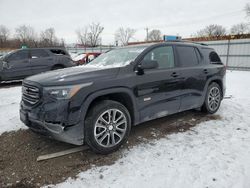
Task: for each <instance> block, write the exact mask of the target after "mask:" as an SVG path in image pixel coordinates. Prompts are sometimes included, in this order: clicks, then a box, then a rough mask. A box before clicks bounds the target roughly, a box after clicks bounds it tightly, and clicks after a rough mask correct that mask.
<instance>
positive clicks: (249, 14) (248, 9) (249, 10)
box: [245, 3, 250, 18]
mask: <svg viewBox="0 0 250 188" xmlns="http://www.w3.org/2000/svg"><path fill="white" fill-rule="evenodd" d="M245 11H246V15H247V17H248V18H250V3H247V4H246V6H245Z"/></svg>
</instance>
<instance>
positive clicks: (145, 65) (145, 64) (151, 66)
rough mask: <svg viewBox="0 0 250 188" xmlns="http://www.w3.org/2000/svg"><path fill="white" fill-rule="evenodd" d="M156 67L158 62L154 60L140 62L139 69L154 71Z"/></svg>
mask: <svg viewBox="0 0 250 188" xmlns="http://www.w3.org/2000/svg"><path fill="white" fill-rule="evenodd" d="M157 67H158V62H157V61H155V60H142V61H141V63H140V68H141V69H154V68H157Z"/></svg>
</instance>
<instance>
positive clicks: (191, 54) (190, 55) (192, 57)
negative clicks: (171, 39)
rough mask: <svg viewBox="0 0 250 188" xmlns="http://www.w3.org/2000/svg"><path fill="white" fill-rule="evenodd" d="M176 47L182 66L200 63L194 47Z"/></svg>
mask: <svg viewBox="0 0 250 188" xmlns="http://www.w3.org/2000/svg"><path fill="white" fill-rule="evenodd" d="M176 48H177V52H178V57H179V62H180V65H181V66H182V67H192V66H195V65H197V64H198V63H199V62H198V58H197V55H196V52H195V48H194V47H190V46H177V47H176Z"/></svg>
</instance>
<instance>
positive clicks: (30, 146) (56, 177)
mask: <svg viewBox="0 0 250 188" xmlns="http://www.w3.org/2000/svg"><path fill="white" fill-rule="evenodd" d="M211 119H220V116H218V115H205V114H202V113H200V112H196V111H188V112H184V113H180V114H176V115H172V116H169V117H165V118H161V119H158V120H154V121H150V122H147V123H143V124H141V125H138V126H136V127H133V129H132V131H131V135H130V137H129V141H128V143H127V144H125V145H124V146H123V147H122V148H121V149H120V150H119V151H117V152H115V153H113V154H110V155H106V156H103V155H96V154H95V153H93V152H92V151H90V150H87V151H83V152H78V153H74V154H70V155H66V156H63V157H58V158H54V159H50V160H47V161H41V162H37V161H36V159H37V157H38V156H39V155H44V154H49V153H54V152H58V151H62V150H65V149H69V148H72V147H75V146H73V145H70V144H65V143H62V142H57V141H54V140H50V139H47V138H44V137H42V136H38V135H37V134H35V133H33V132H31V131H30V130H19V131H16V132H14V131H13V132H9V133H4V134H2V135H1V136H0V142H1V144H0V151H1V155H0V187H40V186H43V185H48V184H56V183H60V182H63V181H65V180H66V179H67V178H68V177H75V176H76V175H77V174H78V173H79V172H83V171H85V170H87V169H90V168H91V167H92V166H104V165H111V164H113V163H114V162H115V161H117V160H118V159H119V158H121V157H122V156H123V151H124V150H129V149H130V148H132V147H133V146H136V145H138V144H140V143H144V142H149V141H151V140H153V139H159V138H162V137H166V136H168V135H170V134H174V133H176V132H184V131H186V130H189V129H190V128H191V127H193V126H195V125H197V124H198V123H201V122H204V121H208V120H211ZM100 178H101V177H100Z"/></svg>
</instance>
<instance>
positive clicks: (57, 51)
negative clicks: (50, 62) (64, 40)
mask: <svg viewBox="0 0 250 188" xmlns="http://www.w3.org/2000/svg"><path fill="white" fill-rule="evenodd" d="M50 51H51V52H52V53H53V54H55V55H67V53H66V52H65V51H64V50H61V49H50Z"/></svg>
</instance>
